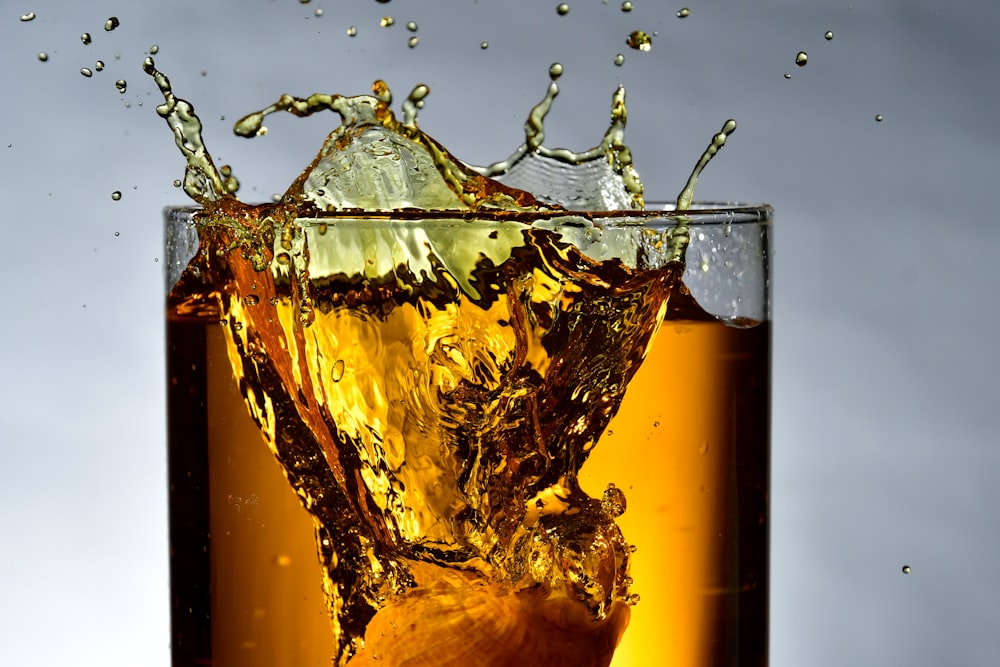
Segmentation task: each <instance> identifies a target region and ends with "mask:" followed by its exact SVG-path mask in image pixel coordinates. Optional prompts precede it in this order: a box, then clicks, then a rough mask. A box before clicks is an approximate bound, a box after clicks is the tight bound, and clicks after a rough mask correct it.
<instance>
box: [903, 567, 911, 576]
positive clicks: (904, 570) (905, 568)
mask: <svg viewBox="0 0 1000 667" xmlns="http://www.w3.org/2000/svg"><path fill="white" fill-rule="evenodd" d="M911 571H912V570H910V566H909V565H904V566H903V574H909V573H910V572H911Z"/></svg>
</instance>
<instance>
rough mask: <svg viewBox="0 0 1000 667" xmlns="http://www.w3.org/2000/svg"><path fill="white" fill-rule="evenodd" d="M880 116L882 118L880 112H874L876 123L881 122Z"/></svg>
mask: <svg viewBox="0 0 1000 667" xmlns="http://www.w3.org/2000/svg"><path fill="white" fill-rule="evenodd" d="M882 118H883V116H882V114H880V113H879V114H875V122H876V123H881V122H882Z"/></svg>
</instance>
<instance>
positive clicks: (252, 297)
mask: <svg viewBox="0 0 1000 667" xmlns="http://www.w3.org/2000/svg"><path fill="white" fill-rule="evenodd" d="M243 303H244V304H246V305H247V306H256V305H257V304H258V303H260V297H259V296H257V295H256V294H247V295H246V296H244V297H243Z"/></svg>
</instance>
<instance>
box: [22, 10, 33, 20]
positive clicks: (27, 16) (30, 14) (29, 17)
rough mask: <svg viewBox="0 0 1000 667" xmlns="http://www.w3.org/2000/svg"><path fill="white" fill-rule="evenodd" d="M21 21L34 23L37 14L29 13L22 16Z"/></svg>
mask: <svg viewBox="0 0 1000 667" xmlns="http://www.w3.org/2000/svg"><path fill="white" fill-rule="evenodd" d="M21 20H22V21H34V20H35V12H28V13H27V14H21Z"/></svg>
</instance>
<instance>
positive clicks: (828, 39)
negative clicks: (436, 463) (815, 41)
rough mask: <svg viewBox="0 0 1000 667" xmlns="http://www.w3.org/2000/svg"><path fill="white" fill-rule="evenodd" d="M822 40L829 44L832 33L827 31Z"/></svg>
mask: <svg viewBox="0 0 1000 667" xmlns="http://www.w3.org/2000/svg"><path fill="white" fill-rule="evenodd" d="M823 38H824V39H826V41H828V42H829V41H830V40H831V39H833V31H832V30H827V31H826V34H825V35H823Z"/></svg>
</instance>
